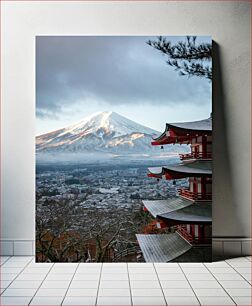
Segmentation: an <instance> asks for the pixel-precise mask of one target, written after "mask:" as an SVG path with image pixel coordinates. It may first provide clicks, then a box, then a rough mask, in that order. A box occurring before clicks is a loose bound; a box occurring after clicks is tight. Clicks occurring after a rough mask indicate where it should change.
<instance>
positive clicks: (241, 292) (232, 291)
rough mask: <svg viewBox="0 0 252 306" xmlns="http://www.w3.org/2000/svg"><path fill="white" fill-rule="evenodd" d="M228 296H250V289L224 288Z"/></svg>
mask: <svg viewBox="0 0 252 306" xmlns="http://www.w3.org/2000/svg"><path fill="white" fill-rule="evenodd" d="M226 291H227V293H228V294H229V295H230V296H251V293H252V291H251V288H226Z"/></svg>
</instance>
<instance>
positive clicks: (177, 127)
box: [152, 117, 212, 145]
mask: <svg viewBox="0 0 252 306" xmlns="http://www.w3.org/2000/svg"><path fill="white" fill-rule="evenodd" d="M205 134H207V135H211V134H212V118H211V117H210V118H208V119H204V120H198V121H190V122H177V123H166V126H165V131H164V132H163V133H162V134H161V135H160V136H158V137H154V138H153V141H152V144H153V145H162V144H169V143H177V142H178V143H187V142H188V140H189V139H190V138H191V137H195V136H197V135H205Z"/></svg>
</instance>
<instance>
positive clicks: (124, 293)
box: [98, 288, 130, 296]
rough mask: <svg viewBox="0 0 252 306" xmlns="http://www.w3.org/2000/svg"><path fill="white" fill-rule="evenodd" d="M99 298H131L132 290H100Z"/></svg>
mask: <svg viewBox="0 0 252 306" xmlns="http://www.w3.org/2000/svg"><path fill="white" fill-rule="evenodd" d="M98 296H130V290H129V288H121V289H119V288H116V289H115V288H113V289H108V288H100V289H99V292H98Z"/></svg>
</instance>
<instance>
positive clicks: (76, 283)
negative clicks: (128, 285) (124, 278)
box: [70, 280, 120, 289]
mask: <svg viewBox="0 0 252 306" xmlns="http://www.w3.org/2000/svg"><path fill="white" fill-rule="evenodd" d="M114 283H116V284H117V283H118V282H114ZM119 283H120V282H119ZM98 284H99V281H98V280H96V281H87V280H85V281H80V280H73V281H72V282H71V284H70V288H84V289H85V288H86V289H90V288H91V289H92V288H98Z"/></svg>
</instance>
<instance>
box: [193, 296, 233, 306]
mask: <svg viewBox="0 0 252 306" xmlns="http://www.w3.org/2000/svg"><path fill="white" fill-rule="evenodd" d="M198 299H199V301H200V303H201V305H202V306H205V305H208V306H213V305H216V306H220V305H221V306H224V305H228V306H231V305H235V303H234V302H233V301H232V300H231V298H230V297H228V296H218V297H209V296H199V297H198Z"/></svg>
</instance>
